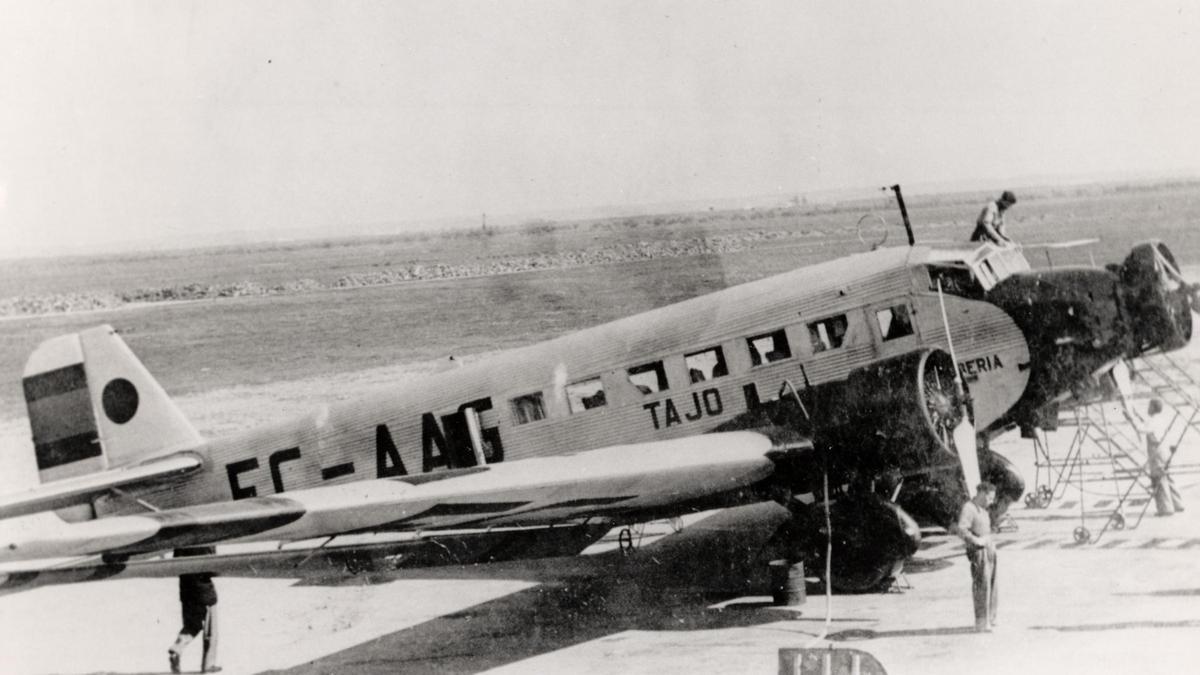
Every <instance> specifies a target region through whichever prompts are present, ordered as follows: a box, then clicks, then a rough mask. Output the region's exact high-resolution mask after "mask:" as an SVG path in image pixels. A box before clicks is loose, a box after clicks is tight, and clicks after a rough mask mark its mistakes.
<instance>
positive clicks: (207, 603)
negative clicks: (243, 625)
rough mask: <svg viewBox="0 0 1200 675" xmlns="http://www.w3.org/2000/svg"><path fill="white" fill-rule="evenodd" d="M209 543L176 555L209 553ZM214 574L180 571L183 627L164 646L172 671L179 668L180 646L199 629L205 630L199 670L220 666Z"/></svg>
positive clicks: (179, 556)
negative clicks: (207, 545)
mask: <svg viewBox="0 0 1200 675" xmlns="http://www.w3.org/2000/svg"><path fill="white" fill-rule="evenodd" d="M215 552H216V549H214V548H211V547H204V548H187V549H176V550H175V557H176V558H183V557H186V556H198V555H211V554H213V553H215ZM212 578H213V575H212V574H211V573H209V572H197V573H193V574H180V575H179V604H180V607H181V608H182V613H183V628H181V629H180V630H179V636H178V637H176V638H175V643H174V644H172V645H171V648H170V649H168V650H167V655H168V656H169V657H170V662H171V672H172V673H178V672H180V668H179V660H180V658H181V657H182V655H183V649H184V648H185V647H187V646H188V644H189V643H190V642H191V641H192V640H193V639H195V637H196V636H197V635H199V634H200V633H203V634H204V639H203V648H204V651H203V653H202V654H201V657H200V672H202V673H213V672H216V671H218V670H220V667H218V666H217V665H216V662H217V617H216V607H214V605H216V604H217V589H216V587H215V586H213V582H212Z"/></svg>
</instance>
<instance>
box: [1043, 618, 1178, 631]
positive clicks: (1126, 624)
mask: <svg viewBox="0 0 1200 675" xmlns="http://www.w3.org/2000/svg"><path fill="white" fill-rule="evenodd" d="M1196 626H1200V619H1181V620H1178V621H1121V622H1118V623H1097V624H1077V625H1074V626H1030V627H1029V629H1030V630H1056V631H1060V632H1063V633H1073V632H1088V631H1101V630H1133V629H1137V628H1194V627H1196Z"/></svg>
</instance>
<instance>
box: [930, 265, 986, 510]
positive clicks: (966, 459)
mask: <svg viewBox="0 0 1200 675" xmlns="http://www.w3.org/2000/svg"><path fill="white" fill-rule="evenodd" d="M937 292H938V304H939V305H940V306H941V309H942V327H943V328H945V330H946V346H947V347H949V348H950V362H951V363H952V364H954V390H955V393H957V394H958V396H959V398H960V399H961V400H962V421H961V422H959V423H958V426H957V427H955V428H954V433H953V434H951V436H952V440H953V441H954V451H955V452H956V453H958V461H959V463H960V464H962V469H963V479H965V480H966V482H967V485H966V488H967V494H968V495H972V494H974V492H973V491H974V490H975V486H977V485H979V483H980V482H981V481H982V479H981V478H980V477H979V449H978V448H976V447H975V440H976V438H975V425H974V424H972V423H971V415H970V410H968V409H967V398H966V389H965V387H964V386H963V381H962V373H960V372H959V370H958V355H957V354H955V353H954V339H953V338H952V337H951V336H950V319H949V317H947V316H946V298H945V296H944V295H943V294H942V280H941V279H938V282H937Z"/></svg>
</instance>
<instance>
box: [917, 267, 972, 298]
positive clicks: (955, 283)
mask: <svg viewBox="0 0 1200 675" xmlns="http://www.w3.org/2000/svg"><path fill="white" fill-rule="evenodd" d="M938 282H941V288H942V292H943V293H945V294H947V295H957V296H959V297H963V298H972V299H980V298H982V297H983V286H982V285H981V284H980V283H979V280H978V279H976V278H975V273H974V272H972V271H971V269H970V268H969V267H966V266H965V265H930V266H929V290H931V291H934V292H937V290H938Z"/></svg>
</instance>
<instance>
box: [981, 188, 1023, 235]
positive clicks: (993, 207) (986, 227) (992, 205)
mask: <svg viewBox="0 0 1200 675" xmlns="http://www.w3.org/2000/svg"><path fill="white" fill-rule="evenodd" d="M1016 203H1017V197H1016V195H1014V194H1013V193H1012V191H1011V190H1005V191H1004V194H1002V195H1000V199H997V200H996V201H994V202H988V203H987V205H986V206H984V207H983V210H982V211H980V212H979V218H977V219H976V220H975V231H974V232H972V233H971V241H985V242H989V243H992V244H995V245H997V246H1015V245H1016V244H1015V243H1014V242H1013V240H1012V239H1011V238H1010V237H1009V236H1008V233H1007V232H1005V231H1004V212H1005V211H1007V210H1008V208H1009V207H1010V206H1012V205H1013V204H1016Z"/></svg>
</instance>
